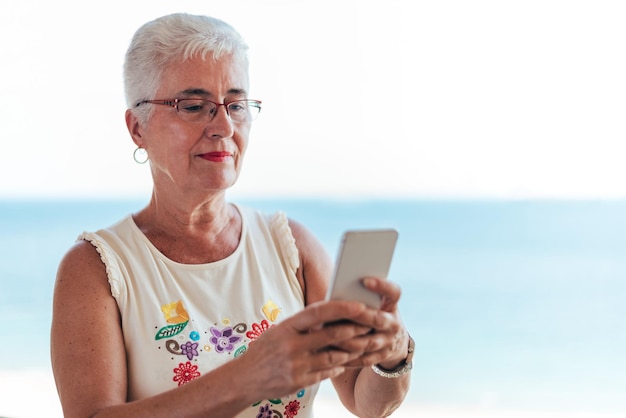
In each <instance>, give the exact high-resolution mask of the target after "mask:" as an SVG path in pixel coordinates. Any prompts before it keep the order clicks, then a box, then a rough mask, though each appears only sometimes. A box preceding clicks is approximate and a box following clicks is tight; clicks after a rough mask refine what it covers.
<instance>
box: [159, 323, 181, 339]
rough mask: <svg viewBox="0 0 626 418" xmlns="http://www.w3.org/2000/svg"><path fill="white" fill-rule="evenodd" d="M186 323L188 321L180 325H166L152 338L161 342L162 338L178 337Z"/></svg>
mask: <svg viewBox="0 0 626 418" xmlns="http://www.w3.org/2000/svg"><path fill="white" fill-rule="evenodd" d="M188 323H189V321H186V322H183V323H181V324H173V325H166V326H164V327H163V328H161V329H160V330H159V332H157V334H156V335H155V336H154V339H155V340H157V341H158V340H162V339H163V338H169V337H173V336H174V335H178V334H180V333H181V332H182V331H183V330H184V329H185V327H186V326H187V324H188Z"/></svg>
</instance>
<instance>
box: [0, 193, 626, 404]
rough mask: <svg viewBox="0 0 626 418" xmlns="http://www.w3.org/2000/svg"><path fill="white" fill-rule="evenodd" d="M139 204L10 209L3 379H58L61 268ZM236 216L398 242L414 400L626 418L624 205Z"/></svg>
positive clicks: (348, 204)
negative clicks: (53, 331) (13, 375)
mask: <svg viewBox="0 0 626 418" xmlns="http://www.w3.org/2000/svg"><path fill="white" fill-rule="evenodd" d="M143 203H144V202H142V201H138V200H135V201H133V200H117V201H116V200H110V201H68V200H65V201H63V200H60V201H53V200H29V201H0V318H1V320H2V328H1V333H0V370H29V369H45V368H49V344H48V339H49V327H50V318H51V295H52V290H53V284H54V277H55V272H56V267H57V265H58V262H59V260H60V259H61V257H62V255H63V253H64V252H65V251H66V250H67V248H69V246H71V245H72V243H73V242H74V240H75V238H76V236H77V235H78V234H79V233H80V232H82V231H83V230H95V229H98V228H100V227H103V226H106V225H109V224H111V223H113V222H115V221H117V220H118V219H120V218H121V217H122V216H124V215H126V214H127V213H130V212H134V211H136V210H138V209H140V208H141V207H142V205H143ZM240 203H242V204H245V205H249V206H254V207H257V208H259V209H262V210H265V211H268V212H272V211H274V210H283V211H285V212H286V213H287V214H288V215H289V216H291V217H292V218H294V219H297V220H299V221H301V222H302V223H304V224H305V225H307V226H308V227H309V229H311V230H312V231H313V232H314V233H315V234H316V235H317V236H318V237H319V238H320V240H321V241H322V243H323V244H324V245H325V246H326V248H327V249H328V251H329V252H330V253H331V254H332V255H334V254H336V251H337V248H338V243H339V238H340V236H341V234H342V232H343V231H344V230H345V229H349V228H369V227H394V228H397V229H398V231H399V232H400V238H399V241H398V246H397V251H396V254H395V256H394V260H393V264H392V267H391V271H390V279H391V280H394V281H395V282H397V283H398V284H400V286H401V287H402V289H403V298H402V301H401V311H402V314H403V317H404V320H405V323H406V325H407V327H408V328H409V330H410V331H411V333H412V334H413V336H414V338H415V340H416V343H417V346H416V353H415V359H414V371H413V383H412V388H411V392H410V395H409V397H410V399H411V400H413V401H416V402H423V403H429V404H442V405H474V406H475V405H478V406H485V407H501V408H512V409H526V410H533V409H538V410H539V409H541V410H544V411H546V410H547V411H551V410H552V411H555V412H556V411H559V412H563V411H578V412H580V411H587V412H590V413H593V412H598V413H600V412H602V413H624V414H626V396H624V394H625V393H626V216H624V215H626V202H624V201H454V200H452V201H429V200H374V201H371V200H363V201H352V200H351V201H333V200H288V199H285V200H248V201H246V200H243V201H240Z"/></svg>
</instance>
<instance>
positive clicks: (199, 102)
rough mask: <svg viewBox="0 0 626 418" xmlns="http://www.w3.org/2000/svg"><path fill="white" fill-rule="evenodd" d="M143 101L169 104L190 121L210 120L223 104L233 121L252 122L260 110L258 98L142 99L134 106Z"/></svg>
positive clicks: (181, 116) (184, 118)
mask: <svg viewBox="0 0 626 418" xmlns="http://www.w3.org/2000/svg"><path fill="white" fill-rule="evenodd" d="M144 103H150V104H155V105H163V106H171V107H173V108H174V109H176V113H178V116H180V118H181V119H183V120H186V121H187V122H192V123H202V122H204V123H206V122H210V121H212V120H213V118H215V115H217V109H218V108H219V107H220V106H224V108H225V109H226V114H227V115H228V117H229V118H230V120H231V121H233V122H235V123H246V122H252V121H253V120H255V119H256V117H257V116H259V113H260V112H261V101H260V100H233V101H232V102H228V103H216V102H212V101H211V100H206V99H164V100H142V101H141V102H139V103H137V105H136V107H139V106H140V105H142V104H144Z"/></svg>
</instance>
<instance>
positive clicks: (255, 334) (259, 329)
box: [246, 319, 273, 341]
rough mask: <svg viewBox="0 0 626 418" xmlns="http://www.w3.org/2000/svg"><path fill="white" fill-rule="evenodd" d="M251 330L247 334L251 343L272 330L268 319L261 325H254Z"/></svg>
mask: <svg viewBox="0 0 626 418" xmlns="http://www.w3.org/2000/svg"><path fill="white" fill-rule="evenodd" d="M271 326H273V325H271ZM251 328H252V330H250V331H248V332H246V337H248V338H250V340H251V341H254V340H256V339H257V338H259V337H260V336H261V335H262V334H263V333H264V332H265V331H267V330H268V329H269V328H270V324H269V322H267V320H266V319H264V320H262V321H261V323H260V324H256V323H255V324H252V327H251Z"/></svg>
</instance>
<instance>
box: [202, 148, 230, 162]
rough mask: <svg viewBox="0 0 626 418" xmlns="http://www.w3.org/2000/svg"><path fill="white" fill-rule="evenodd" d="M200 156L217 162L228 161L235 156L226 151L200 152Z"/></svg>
mask: <svg viewBox="0 0 626 418" xmlns="http://www.w3.org/2000/svg"><path fill="white" fill-rule="evenodd" d="M198 156H199V157H200V158H203V159H205V160H207V161H213V162H216V163H222V162H224V161H227V160H230V159H232V158H233V155H232V154H231V153H230V152H226V151H215V152H207V153H205V154H200V155H198Z"/></svg>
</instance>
